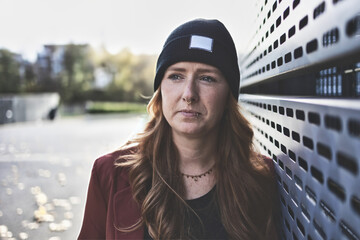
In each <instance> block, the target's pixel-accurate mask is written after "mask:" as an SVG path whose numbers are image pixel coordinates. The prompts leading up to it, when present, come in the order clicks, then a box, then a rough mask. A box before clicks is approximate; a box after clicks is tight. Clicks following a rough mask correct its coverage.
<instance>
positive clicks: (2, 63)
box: [0, 49, 21, 93]
mask: <svg viewBox="0 0 360 240" xmlns="http://www.w3.org/2000/svg"><path fill="white" fill-rule="evenodd" d="M18 58H19V55H17V54H15V53H12V52H10V51H8V50H6V49H0V92H1V93H17V92H20V90H21V86H20V82H21V78H20V71H19V70H20V62H19V61H18Z"/></svg>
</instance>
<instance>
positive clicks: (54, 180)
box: [0, 114, 146, 240]
mask: <svg viewBox="0 0 360 240" xmlns="http://www.w3.org/2000/svg"><path fill="white" fill-rule="evenodd" d="M145 119H146V116H144V115H139V114H137V115H135V114H122V115H106V116H104V115H95V116H94V115H93V116H91V115H84V116H78V117H67V118H58V119H55V121H52V122H50V121H49V122H48V121H46V122H35V123H34V122H31V123H16V124H9V125H0V239H4V240H5V239H36V240H38V239H39V240H42V239H45V240H61V239H62V240H67V239H76V238H77V235H78V233H79V230H80V227H81V222H82V217H83V211H84V204H85V201H86V192H87V186H88V182H89V176H90V172H91V167H92V164H93V162H94V160H95V159H96V158H97V157H99V156H101V155H102V154H105V153H108V152H110V151H113V150H116V149H117V148H118V147H120V146H121V145H122V144H123V143H125V142H126V140H127V139H129V138H131V136H133V135H134V134H136V133H137V132H139V131H141V130H142V128H143V125H144V122H145Z"/></svg>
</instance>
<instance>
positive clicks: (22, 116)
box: [0, 93, 60, 124]
mask: <svg viewBox="0 0 360 240" xmlns="http://www.w3.org/2000/svg"><path fill="white" fill-rule="evenodd" d="M59 103H60V96H59V94H58V93H39V94H26V95H3V96H0V124H5V123H13V122H27V121H38V120H45V119H50V120H52V119H54V118H55V115H56V111H57V109H58V106H59Z"/></svg>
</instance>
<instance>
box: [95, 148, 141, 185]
mask: <svg viewBox="0 0 360 240" xmlns="http://www.w3.org/2000/svg"><path fill="white" fill-rule="evenodd" d="M135 150H136V148H135V147H130V148H122V149H119V150H116V151H113V152H111V153H108V154H105V155H102V156H100V157H99V158H97V159H96V160H95V162H94V165H93V173H94V174H95V175H96V176H97V178H98V180H99V181H100V182H104V181H111V179H112V177H113V176H114V173H115V172H120V173H122V172H124V171H122V170H123V169H124V167H119V166H117V165H116V164H115V163H116V162H117V161H118V159H119V158H121V156H125V155H129V154H131V153H133V152H134V151H135Z"/></svg>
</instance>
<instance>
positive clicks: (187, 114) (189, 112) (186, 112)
mask: <svg viewBox="0 0 360 240" xmlns="http://www.w3.org/2000/svg"><path fill="white" fill-rule="evenodd" d="M179 112H180V113H181V115H183V116H184V117H193V118H198V117H199V116H200V115H201V113H199V112H196V111H193V110H186V109H183V110H180V111H179Z"/></svg>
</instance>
